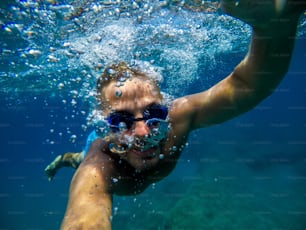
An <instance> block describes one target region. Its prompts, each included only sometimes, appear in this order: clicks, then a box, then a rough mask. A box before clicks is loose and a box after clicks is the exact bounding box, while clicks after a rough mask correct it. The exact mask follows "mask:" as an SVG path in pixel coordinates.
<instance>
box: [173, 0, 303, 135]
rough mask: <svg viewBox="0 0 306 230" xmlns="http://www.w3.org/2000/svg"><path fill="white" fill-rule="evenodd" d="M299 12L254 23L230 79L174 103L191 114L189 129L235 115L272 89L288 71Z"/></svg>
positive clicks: (253, 105)
mask: <svg viewBox="0 0 306 230" xmlns="http://www.w3.org/2000/svg"><path fill="white" fill-rule="evenodd" d="M303 7H304V8H305V5H304V6H303ZM259 13H260V12H259ZM300 13H301V10H299V11H298V12H294V13H292V14H289V13H288V15H289V16H286V15H285V16H282V17H278V18H277V19H275V20H270V21H269V22H266V23H264V24H260V25H261V26H258V25H257V24H256V25H254V26H253V36H252V40H251V44H250V47H249V51H248V54H247V55H246V57H245V58H244V59H243V60H242V61H241V62H240V64H238V66H236V68H235V69H234V71H233V72H232V73H231V74H230V75H229V76H228V77H227V78H225V79H224V80H222V81H221V82H219V83H218V84H216V85H215V86H213V87H212V88H210V89H209V90H207V91H204V92H202V93H198V94H194V95H190V96H187V97H184V98H181V99H178V100H177V101H176V102H175V103H174V106H175V107H176V108H178V110H179V108H183V110H184V113H185V116H186V114H187V116H188V115H189V118H190V119H188V120H190V121H191V123H190V124H189V125H188V126H189V129H190V130H192V129H196V128H200V127H205V126H209V125H213V124H219V123H222V122H224V121H227V120H229V119H231V118H234V117H236V116H238V115H239V114H241V113H244V112H246V111H248V110H250V109H252V108H253V107H255V106H256V105H257V104H258V103H260V102H261V101H262V100H263V99H265V98H266V97H268V96H269V95H270V94H271V93H272V92H273V90H274V89H275V88H276V87H277V86H278V84H279V83H280V82H281V80H282V79H283V78H284V76H285V74H286V73H287V71H288V68H289V65H290V60H291V56H292V52H293V47H294V43H295V35H296V30H297V29H296V28H297V24H298V20H299V16H300ZM245 17H247V16H245Z"/></svg>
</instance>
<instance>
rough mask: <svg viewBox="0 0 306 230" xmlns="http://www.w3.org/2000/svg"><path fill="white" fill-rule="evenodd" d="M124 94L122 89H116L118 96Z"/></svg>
mask: <svg viewBox="0 0 306 230" xmlns="http://www.w3.org/2000/svg"><path fill="white" fill-rule="evenodd" d="M121 96H122V91H121V90H119V89H118V90H116V97H121Z"/></svg>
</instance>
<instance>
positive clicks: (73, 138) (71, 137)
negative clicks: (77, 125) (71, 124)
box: [70, 134, 77, 143]
mask: <svg viewBox="0 0 306 230" xmlns="http://www.w3.org/2000/svg"><path fill="white" fill-rule="evenodd" d="M76 139H77V136H76V135H74V134H73V135H71V136H70V140H71V142H72V143H75V141H76Z"/></svg>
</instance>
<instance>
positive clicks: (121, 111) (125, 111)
mask: <svg viewBox="0 0 306 230" xmlns="http://www.w3.org/2000/svg"><path fill="white" fill-rule="evenodd" d="M153 105H160V103H156V102H152V103H150V104H148V105H147V106H146V107H145V108H144V110H143V111H145V110H146V109H148V108H150V107H151V106H153ZM111 113H129V114H132V115H133V114H134V113H132V112H131V111H129V110H124V109H122V110H112V112H111Z"/></svg>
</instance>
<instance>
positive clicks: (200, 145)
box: [0, 0, 306, 230]
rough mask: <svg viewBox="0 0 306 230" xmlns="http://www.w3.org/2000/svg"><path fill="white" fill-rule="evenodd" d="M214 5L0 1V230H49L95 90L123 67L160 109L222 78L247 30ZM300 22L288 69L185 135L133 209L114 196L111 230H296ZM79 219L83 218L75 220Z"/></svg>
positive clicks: (302, 80)
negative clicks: (148, 80)
mask: <svg viewBox="0 0 306 230" xmlns="http://www.w3.org/2000/svg"><path fill="white" fill-rule="evenodd" d="M218 3H219V2H218V1H188V0H187V1H169V0H161V1H153V0H145V1H138V0H100V1H93V0H89V1H85V0H80V1H73V0H41V1H35V0H22V1H17V0H16V1H14V0H1V3H0V26H1V29H0V230H53V229H59V228H60V224H61V221H62V219H63V216H64V213H65V210H66V205H67V201H68V193H69V186H70V181H71V178H72V177H73V174H74V172H75V170H74V169H72V168H63V169H61V170H60V171H59V172H58V173H57V175H56V176H55V178H54V180H52V181H48V179H47V177H46V175H45V173H44V169H45V167H46V166H47V165H48V164H49V163H50V162H51V161H52V160H53V159H54V158H55V157H56V156H57V155H59V154H63V153H65V152H78V151H81V150H82V149H83V148H84V145H85V142H86V138H87V135H88V134H89V133H90V132H91V131H92V129H93V127H94V124H95V122H97V118H96V117H95V114H96V111H97V109H98V107H97V102H96V101H95V87H96V80H97V78H98V77H99V75H100V74H101V73H102V72H103V70H104V68H105V66H107V65H110V64H112V63H117V62H119V61H124V62H126V63H128V64H129V65H130V66H132V67H135V68H139V69H141V70H143V71H144V72H146V73H147V74H148V75H149V76H151V77H152V78H157V79H158V80H159V81H160V87H161V90H162V92H163V94H164V97H165V98H167V99H168V100H172V99H174V98H178V97H181V96H184V95H188V94H193V93H197V92H201V91H203V90H206V89H209V88H210V87H212V86H213V85H214V84H216V83H217V82H219V81H220V80H222V79H224V78H225V77H226V76H227V75H228V74H229V73H231V71H232V70H233V68H234V67H235V66H236V65H237V64H238V63H239V62H240V61H241V60H242V59H243V57H244V56H245V55H246V53H247V50H248V45H249V41H250V37H251V29H250V27H249V26H248V25H246V24H244V23H243V22H241V21H239V20H237V19H234V18H232V17H230V16H228V15H225V14H224V13H222V12H221V11H220V9H219V7H218ZM305 41H306V15H305V14H304V15H303V16H302V17H301V20H300V22H299V27H298V35H297V41H296V45H295V49H294V52H293V58H292V61H291V65H290V69H289V71H288V73H287V75H286V77H285V78H284V80H283V81H282V82H281V84H280V85H279V86H278V87H277V88H276V90H275V92H274V93H273V94H272V95H271V96H270V97H268V98H267V99H265V100H264V101H263V102H261V103H260V104H259V105H258V106H257V107H256V108H254V109H253V110H251V111H249V112H247V113H245V114H242V115H240V116H239V117H237V118H235V119H232V120H230V121H228V122H226V123H223V124H220V125H216V126H211V127H208V128H205V129H199V130H196V131H194V132H192V133H191V134H190V136H189V139H188V142H187V145H186V147H185V149H184V151H183V154H182V156H181V159H180V160H179V161H178V164H177V166H176V168H175V169H174V170H173V172H172V173H171V174H170V175H169V176H168V177H167V178H165V179H164V180H162V181H161V182H159V183H156V184H152V185H151V186H150V187H149V188H148V189H147V190H146V191H144V192H143V193H142V194H140V195H137V196H126V197H124V196H122V197H121V196H114V198H113V216H112V224H113V229H114V230H117V229H126V230H130V229H131V230H155V229H160V230H163V229H192V230H198V229H199V230H202V229H203V230H204V229H211V230H212V229H215V230H217V229H218V230H219V229H220V230H223V229H224V230H229V229H230V230H232V229H233V230H242V229H243V230H253V229H254V230H255V229H256V230H257V229H258V230H259V229H263V230H265V229H269V230H305V229H306V100H305V99H306V65H305V63H306V62H305V60H306V42H305ZM84 215H85V213H84Z"/></svg>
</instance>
